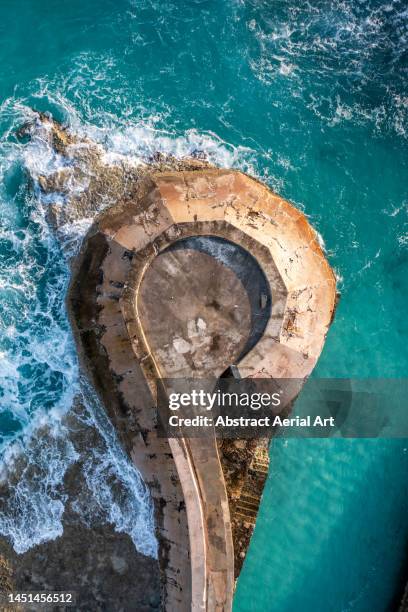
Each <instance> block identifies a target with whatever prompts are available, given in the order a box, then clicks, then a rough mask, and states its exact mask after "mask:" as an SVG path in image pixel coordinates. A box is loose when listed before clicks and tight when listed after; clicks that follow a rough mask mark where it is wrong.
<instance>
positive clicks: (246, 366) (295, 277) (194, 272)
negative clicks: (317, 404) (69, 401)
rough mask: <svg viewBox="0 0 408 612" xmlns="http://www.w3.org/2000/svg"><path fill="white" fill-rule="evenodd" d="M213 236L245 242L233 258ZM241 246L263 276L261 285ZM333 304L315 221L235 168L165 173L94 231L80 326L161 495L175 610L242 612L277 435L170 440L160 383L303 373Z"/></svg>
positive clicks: (158, 512)
mask: <svg viewBox="0 0 408 612" xmlns="http://www.w3.org/2000/svg"><path fill="white" fill-rule="evenodd" d="M199 238H201V246H200V244H197V242H195V241H197V240H198V239H199ZM211 240H216V241H218V243H219V244H221V245H223V244H225V245H228V244H229V245H232V247H231V248H232V251H231V254H230V255H231V256H230V260H229V261H228V257H227V258H225V256H224V255H220V254H219V252H218V251H217V249H215V250H214V251H211V248H212V247H211ZM183 241H184V242H183ZM177 245H179V247H177ZM180 245H183V247H182V248H180ZM203 245H205V248H204V246H203ZM220 248H221V247H220ZM225 248H226V247H225ZM234 248H235V249H238V251H239V253H246V254H248V257H251V258H252V259H253V260H255V262H256V264H257V265H258V267H259V270H260V271H261V272H260V274H253V275H252V274H251V276H253V278H255V279H258V280H256V282H255V281H253V282H255V285H254V287H255V288H253V289H252V290H251V291H250V292H249V293H248V287H247V286H246V283H247V282H249V281H248V279H245V278H244V277H243V276H240V274H239V272H237V268H236V266H235V269H234V265H232V263H231V261H232V260H234V259H236V258H237V257H238V258H239V255H238V254H237V251H234ZM221 250H222V249H221ZM217 253H218V255H217ZM223 257H224V259H223ZM242 268H243V269H245V258H244V259H243V263H242ZM262 279H265V282H266V285H265V284H262V283H263V280H262ZM256 283H258V284H256ZM265 287H266V289H265ZM256 292H259V301H258V298H257V299H256V300H255V299H254V298H253V295H258V294H257V293H256ZM251 295H252V297H251ZM335 302H336V283H335V277H334V275H333V272H332V270H331V269H330V267H329V265H328V263H327V261H326V259H325V257H324V254H323V253H322V250H321V248H320V246H319V242H318V239H317V236H316V233H315V232H314V230H313V229H312V228H311V227H310V225H309V224H308V222H307V220H306V218H305V216H304V215H303V214H302V213H301V212H299V211H298V210H297V209H295V208H294V207H293V206H292V205H290V204H289V203H288V202H286V201H285V200H283V199H282V198H280V197H279V196H277V195H276V194H274V193H272V192H271V191H270V190H269V189H268V188H267V187H266V186H265V185H263V184H261V183H259V182H258V181H256V180H254V179H253V178H250V177H248V176H246V175H244V174H242V173H240V172H237V171H231V170H221V169H216V168H211V167H202V166H200V164H197V167H196V169H189V170H183V169H178V170H177V171H166V170H165V171H162V172H160V171H159V172H158V171H155V169H154V168H152V169H151V171H150V172H147V173H145V175H142V176H140V177H139V178H138V180H137V182H136V183H135V184H133V185H132V190H131V195H130V196H129V197H124V198H123V199H121V200H120V201H118V202H117V203H116V204H114V205H113V206H112V207H110V208H109V209H107V210H106V211H104V212H102V213H101V214H100V215H99V217H98V218H97V219H96V221H95V222H94V224H93V226H92V228H91V230H90V231H89V233H88V235H87V236H86V239H85V241H84V243H83V246H82V249H81V252H80V255H79V256H78V258H77V260H76V262H75V263H74V267H73V278H72V283H71V288H70V292H69V299H68V304H69V308H70V313H71V319H72V325H73V328H74V332H75V335H76V339H77V344H78V349H79V352H80V356H81V361H82V364H83V366H84V368H85V370H86V372H87V373H88V375H89V376H90V378H91V380H92V382H93V384H94V386H95V388H96V390H97V391H98V393H99V396H100V398H101V399H102V401H103V403H104V406H105V407H106V410H107V412H108V413H109V415H110V417H111V419H112V421H113V422H114V424H115V426H116V427H117V429H118V432H119V435H120V437H121V440H122V442H123V444H124V446H125V448H126V450H127V452H128V454H129V456H130V457H131V458H132V460H133V462H134V463H135V465H136V466H137V468H138V469H139V470H140V472H141V473H142V475H143V478H144V481H145V482H146V484H147V486H148V487H149V489H150V491H151V495H152V498H153V500H154V506H155V516H156V525H157V536H158V542H159V563H160V568H161V573H162V604H163V608H164V609H166V610H168V611H171V612H173V611H174V612H175V611H182V610H208V611H218V610H225V611H227V610H231V607H232V597H233V591H234V583H235V579H236V577H237V575H238V572H239V569H240V567H241V565H242V561H243V559H244V557H245V553H246V549H247V546H248V544H249V539H250V536H251V533H252V530H253V526H254V524H255V518H256V513H257V509H258V504H259V500H260V496H261V493H262V487H263V484H264V481H265V478H266V473H267V469H268V455H267V440H260V441H253V440H252V441H227V440H224V441H222V442H217V441H216V439H215V438H214V439H208V438H205V439H202V438H190V439H187V438H181V439H163V438H160V437H159V436H158V434H157V420H156V411H155V409H154V406H155V400H156V398H155V394H156V380H157V379H161V378H165V377H173V378H178V377H185V376H192V377H198V378H199V377H205V376H209V375H212V376H220V375H221V374H222V373H223V372H224V371H225V370H226V368H228V367H229V366H231V365H232V366H234V371H235V373H236V375H239V376H240V377H243V378H244V377H256V378H293V379H301V380H304V379H305V378H306V377H307V376H308V375H309V374H310V372H311V371H312V369H313V367H314V365H315V364H316V361H317V359H318V357H319V355H320V352H321V350H322V348H323V344H324V341H325V337H326V334H327V331H328V328H329V326H330V323H331V320H332V317H333V313H334V309H335ZM256 304H258V306H256ZM259 304H260V306H259ZM254 308H258V311H259V312H258V311H257V316H255V315H254ZM265 313H266V314H265ZM259 321H261V323H259ZM255 322H258V323H256V325H258V327H255ZM298 391H299V388H296V390H295V392H294V395H295V394H296V393H297V392H298Z"/></svg>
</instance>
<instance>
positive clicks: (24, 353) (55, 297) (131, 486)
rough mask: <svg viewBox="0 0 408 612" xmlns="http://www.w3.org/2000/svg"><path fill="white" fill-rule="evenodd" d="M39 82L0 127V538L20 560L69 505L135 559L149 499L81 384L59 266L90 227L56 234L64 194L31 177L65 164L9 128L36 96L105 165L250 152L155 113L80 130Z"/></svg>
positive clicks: (143, 542) (247, 158)
mask: <svg viewBox="0 0 408 612" xmlns="http://www.w3.org/2000/svg"><path fill="white" fill-rule="evenodd" d="M36 86H37V88H38V89H37V90H34V93H32V94H31V96H29V97H28V98H19V99H15V98H10V99H8V100H6V101H5V102H4V103H3V105H2V107H1V108H0V122H1V123H2V124H3V125H5V129H4V132H3V136H2V138H1V140H0V160H1V166H0V172H1V176H0V180H1V183H2V185H3V188H2V193H1V201H0V216H1V222H0V260H1V261H0V263H1V269H0V356H1V361H0V424H1V425H2V430H3V432H4V434H3V437H2V439H1V440H0V445H1V446H0V448H1V451H2V456H1V461H0V487H1V489H2V493H3V494H2V500H3V501H2V502H1V503H0V533H1V534H3V535H4V536H6V537H7V538H8V539H10V541H11V542H12V544H13V546H14V548H15V550H16V551H17V552H18V553H23V552H25V551H27V550H28V549H29V548H31V547H32V546H34V545H37V544H40V543H42V542H45V541H47V540H50V539H54V538H55V537H58V536H60V535H61V534H62V531H63V517H64V512H65V511H66V509H67V507H68V505H69V507H70V509H71V510H72V511H73V512H74V513H76V514H77V515H78V517H80V519H81V520H82V521H83V522H84V523H85V524H88V525H92V524H94V523H95V521H98V520H99V521H102V522H109V523H111V524H113V525H114V526H115V528H116V530H117V531H122V532H125V533H128V534H129V535H130V537H131V538H132V540H133V542H134V544H135V546H136V548H137V550H138V551H140V552H142V553H144V554H147V555H151V556H156V555H157V542H156V539H155V535H154V518H153V508H152V503H151V500H150V498H149V494H148V491H147V489H146V487H145V485H144V483H143V481H142V479H141V476H140V474H139V473H138V471H137V470H136V469H135V468H134V467H133V466H132V465H131V463H130V461H129V460H128V458H127V457H126V455H125V453H124V451H123V450H122V448H121V446H120V444H119V442H118V440H117V438H116V435H115V431H114V428H113V427H112V425H111V424H110V422H109V421H108V419H107V418H106V417H105V415H104V412H103V409H102V408H101V407H100V406H99V403H98V401H97V400H96V398H95V397H94V396H93V394H92V392H91V391H90V390H89V389H88V388H87V386H86V384H84V383H83V382H82V383H81V381H80V374H79V369H78V362H77V357H76V353H75V347H74V343H73V338H72V335H71V331H70V329H69V324H68V321H67V317H66V312H65V304H64V299H65V293H66V290H67V285H68V281H69V263H68V261H69V258H70V257H71V256H72V255H74V254H75V252H76V251H77V249H78V247H79V245H80V243H81V240H82V238H83V236H84V235H85V233H86V231H87V230H88V228H89V226H90V224H91V223H92V219H91V218H89V219H82V220H80V221H75V222H72V223H66V224H65V225H63V226H62V227H60V228H59V229H58V232H57V234H55V232H54V231H53V230H52V229H51V228H50V226H49V224H48V222H47V208H48V206H49V204H50V202H51V201H52V202H55V201H56V199H57V200H59V203H60V204H61V205H64V196H63V195H61V194H53V196H52V198H50V197H49V196H44V194H42V193H41V191H40V189H39V188H38V177H39V176H49V175H51V174H53V173H55V172H56V171H58V170H59V169H61V168H62V167H64V165H65V164H66V161H65V160H64V158H63V157H62V156H60V155H58V153H56V152H55V151H54V150H53V149H52V148H51V147H50V146H49V144H48V142H47V140H46V139H45V138H43V137H42V136H41V134H39V135H34V137H33V138H32V139H31V140H30V142H27V143H21V142H19V141H18V140H17V139H16V137H15V132H16V129H17V128H18V127H20V126H21V125H22V124H24V123H25V122H26V121H28V120H30V119H33V117H34V113H33V110H32V108H31V105H33V106H34V104H33V100H35V99H37V100H38V99H43V97H44V95H46V98H47V104H48V106H50V107H51V108H52V109H53V111H54V114H55V115H56V116H58V117H59V118H60V119H61V118H62V119H63V120H64V121H65V122H66V123H68V124H69V125H70V126H71V129H72V131H73V132H74V133H77V134H78V135H79V136H81V137H86V136H88V137H90V138H92V139H94V140H96V141H97V142H99V143H100V144H101V145H102V146H103V147H104V150H105V154H104V161H105V162H106V163H109V164H115V163H118V162H120V161H121V160H122V159H123V157H124V156H126V159H127V162H128V163H134V164H136V165H137V164H140V163H144V162H146V161H148V160H149V158H151V156H152V155H153V154H155V153H156V152H157V151H160V152H163V153H169V154H172V155H175V156H177V157H184V156H188V155H191V154H192V153H195V154H197V153H198V152H200V154H201V155H205V157H206V158H207V159H209V160H211V161H212V162H213V163H216V164H218V165H222V166H228V167H234V166H235V167H237V166H238V167H241V168H242V167H244V168H245V169H247V170H251V158H252V156H253V155H254V152H253V151H252V150H250V149H248V148H246V147H234V146H232V145H228V144H227V143H225V142H224V141H222V139H220V138H218V137H217V136H216V135H215V134H212V133H210V132H209V133H200V132H198V131H197V130H194V129H193V130H189V131H188V132H187V133H185V134H184V135H177V134H174V133H171V132H168V131H166V130H163V129H159V128H157V127H156V126H155V118H154V117H153V118H151V119H150V120H146V119H143V120H141V121H139V122H133V123H129V122H126V125H120V122H118V123H119V124H118V125H115V126H113V125H112V123H111V121H108V120H106V123H105V125H100V124H99V125H96V124H92V123H91V122H86V121H83V122H80V120H79V118H78V114H77V112H76V111H75V109H74V108H73V107H72V106H71V104H70V103H69V102H68V99H66V98H64V96H63V95H62V94H61V93H60V92H58V90H56V91H55V92H54V94H52V95H51V93H50V89H49V83H47V84H46V86H45V84H44V81H40V82H37V83H36ZM39 106H41V105H39ZM105 119H106V118H105ZM29 183H30V189H28V186H29ZM84 188H86V179H85V182H84V183H82V184H81V183H80V182H78V183H75V184H72V185H71V189H72V191H81V189H84ZM78 404H80V405H81V406H82V408H81V409H80V411H79V412H78V408H76V407H75V406H78ZM75 424H76V425H75ZM79 424H80V425H81V427H86V428H89V429H90V430H92V432H93V433H92V436H93V438H92V439H93V443H92V448H86V445H84V446H80V445H79V446H78V444H77V442H76V438H75V431H76V429H77V425H79ZM73 466H80V472H81V478H82V479H83V490H82V491H81V494H78V495H77V497H76V499H74V500H72V499H70V498H69V492H68V491H67V488H66V478H67V475H69V472H70V470H71V469H72V468H73Z"/></svg>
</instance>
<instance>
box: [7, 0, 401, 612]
mask: <svg viewBox="0 0 408 612" xmlns="http://www.w3.org/2000/svg"><path fill="white" fill-rule="evenodd" d="M407 15H408V7H407V4H406V2H402V1H390V2H380V1H378V0H342V1H340V0H334V1H330V2H329V1H323V0H317V1H315V2H302V3H299V2H295V1H293V0H287V1H282V0H276V1H271V0H263V1H262V0H257V1H255V0H252V1H250V0H247V1H245V0H225V1H223V2H221V1H218V2H216V1H215V0H213V1H210V0H190V1H188V2H187V1H182V0H179V1H177V2H176V1H171V0H168V1H167V2H157V1H154V0H152V1H147V0H140V1H136V0H135V1H124V0H111V1H108V0H99V1H96V0H88V1H87V2H83V1H79V0H71V2H69V3H62V2H57V1H56V0H47V1H43V2H40V1H39V0H37V1H36V0H30V1H29V0H13V1H11V0H2V1H1V2H0V60H1V61H0V96H1V98H0V105H1V106H0V129H1V140H0V172H1V178H2V182H1V185H0V265H1V267H0V354H1V361H0V406H1V411H0V429H1V430H0V434H1V435H2V438H3V449H4V450H3V453H4V456H5V462H4V465H3V468H4V469H5V466H6V465H9V466H10V461H11V459H10V454H11V450H10V440H11V439H15V438H16V437H17V439H19V440H20V442H18V448H19V450H20V451H21V452H23V453H26V455H27V456H28V458H29V460H30V461H34V462H37V467H38V469H40V470H42V472H41V473H46V472H47V469H51V468H49V466H48V467H47V465H48V464H49V460H48V463H47V461H45V460H44V461H43V463H41V460H42V458H43V455H41V454H38V453H36V452H35V450H33V447H32V441H31V442H30V440H32V438H30V437H29V434H28V433H27V432H29V431H32V430H33V428H34V430H35V426H36V423H37V422H38V420H39V419H40V415H43V416H41V418H42V419H45V420H47V419H48V420H49V421H48V422H51V423H52V424H53V426H54V432H55V440H57V441H58V440H59V441H61V440H62V439H63V440H65V445H63V447H62V448H60V446H58V448H59V451H58V452H59V454H58V453H56V454H55V453H53V452H51V453H50V456H53V457H55V456H56V455H57V456H58V466H57V468H58V469H55V470H54V471H53V474H52V478H51V479H50V481H49V482H51V485H50V487H48V488H45V489H43V490H41V492H40V493H41V494H40V495H39V496H38V498H33V495H32V494H33V491H32V490H30V489H29V488H28V489H27V487H28V485H27V483H26V482H24V479H23V480H22V481H21V482H20V484H19V485H18V486H17V488H16V491H15V496H14V498H12V502H11V503H10V504H9V506H7V508H6V509H5V510H4V512H3V514H2V515H1V517H0V528H1V530H2V532H3V533H5V534H7V535H9V536H10V537H11V538H12V539H13V541H14V544H15V545H16V546H17V547H18V548H19V549H20V550H22V549H24V548H26V547H27V546H28V545H29V544H30V543H31V544H32V543H35V542H37V541H41V539H43V538H46V537H52V536H53V535H56V534H57V533H58V529H60V519H61V512H62V509H63V502H64V500H63V496H62V494H61V492H60V487H59V485H60V483H61V479H62V477H63V473H64V470H65V469H66V468H67V466H68V465H69V463H70V462H71V461H74V460H75V454H74V453H73V450H72V448H71V447H70V445H69V441H67V440H66V436H65V435H64V432H63V430H62V429H61V427H62V425H60V424H59V423H60V415H61V413H63V412H64V411H65V410H67V409H68V408H69V405H70V402H71V401H72V397H73V395H74V394H75V392H76V391H77V390H78V371H77V364H76V358H75V352H74V349H73V343H72V339H71V336H70V333H69V327H68V324H67V321H66V317H65V312H64V301H63V298H64V291H65V288H66V283H67V277H68V267H67V264H66V262H65V261H64V259H63V258H62V257H61V252H60V247H59V246H58V244H57V243H56V241H55V239H54V238H53V236H52V234H51V233H50V231H49V229H48V228H47V224H46V222H45V213H46V204H44V202H39V201H38V200H37V199H36V198H35V197H32V196H30V195H29V192H28V191H27V174H26V170H28V171H29V172H30V173H31V174H34V175H36V174H38V173H47V172H48V171H51V169H52V167H54V166H53V164H55V160H52V159H50V157H49V156H48V154H47V152H46V151H45V150H44V149H43V148H41V147H40V146H38V147H35V146H34V147H26V146H24V145H21V144H18V143H17V141H16V139H15V138H14V137H13V133H12V131H13V129H14V128H15V127H16V126H18V125H20V124H21V123H22V122H23V121H24V120H25V119H26V118H27V117H29V115H30V108H32V107H34V108H36V109H39V110H48V111H51V112H52V113H53V114H54V116H55V117H56V118H58V119H61V120H64V121H66V122H68V123H69V124H70V125H71V127H72V128H73V129H74V130H76V131H78V132H79V133H81V134H85V133H87V134H89V135H91V136H92V137H94V138H96V139H98V140H99V141H101V142H102V143H103V144H104V145H105V146H106V147H107V148H108V149H109V150H110V151H112V152H116V153H124V154H128V155H132V156H134V157H136V158H143V157H145V156H146V155H149V153H151V152H153V151H155V150H163V151H170V152H173V153H176V154H180V155H182V154H186V153H188V152H191V151H192V150H193V149H197V148H198V149H203V150H204V151H205V152H206V153H207V155H208V156H209V159H210V160H212V161H213V162H215V163H217V164H219V165H225V166H233V167H237V168H241V169H243V170H245V171H247V172H249V173H252V174H254V175H256V176H258V177H260V178H261V179H263V180H265V181H267V182H268V183H269V184H270V185H271V186H272V187H273V188H274V189H275V190H277V191H278V192H279V193H280V194H281V195H283V196H284V197H286V198H288V199H290V200H292V201H293V202H294V203H295V204H296V205H297V206H299V208H301V209H302V210H304V211H305V213H306V214H307V215H308V216H309V218H310V220H311V222H312V223H313V225H314V226H315V227H316V229H317V230H318V231H319V232H320V234H321V235H322V237H323V239H324V242H325V245H326V249H327V253H328V257H329V259H330V262H331V264H332V266H333V267H334V268H335V269H336V272H337V274H338V275H339V279H340V282H339V285H340V289H341V292H342V298H341V302H340V304H339V307H338V310H337V315H336V319H335V322H334V325H333V327H332V329H331V331H330V333H329V336H328V339H327V343H326V347H325V349H324V352H323V355H322V357H321V360H320V362H319V365H318V368H317V371H316V375H320V376H333V377H341V376H346V377H349V376H360V377H361V376H377V377H387V376H397V377H400V376H406V375H407V369H408V368H407V365H408V343H407V341H406V338H407V331H408V330H407V319H406V304H407V294H408V291H407V289H408V287H407V285H408V274H407V261H408V252H407V247H408V233H407V231H408V229H407V228H408V224H407V209H408V194H407V134H406V125H407V105H408V99H407V95H408V94H407V89H406V85H407V72H406V67H407ZM79 229H80V228H69V227H67V228H66V233H67V237H68V238H69V237H70V236H71V237H72V236H73V234H74V233H75V234H76V235H77V234H78V233H79ZM19 436H20V437H19ZM21 436H23V437H22V438H21ZM56 444H57V442H56ZM112 444H113V446H112V447H111V449H113V450H112V453H113V454H114V452H115V451H114V448H115V447H114V443H112ZM407 447H408V443H406V442H405V441H396V440H392V441H361V440H353V441H345V440H337V441H329V440H323V441H322V440H306V441H297V440H289V441H287V442H283V441H281V440H280V441H279V440H277V441H275V442H274V443H273V445H272V448H271V474H270V477H269V480H268V484H267V489H266V492H265V495H264V500H263V504H262V508H261V515H260V520H259V522H258V524H257V528H256V532H255V537H254V540H253V544H252V546H251V549H250V552H249V555H248V558H247V560H246V563H245V566H244V571H243V573H242V575H241V577H240V579H239V583H238V589H237V594H236V598H235V612H247V611H250V610H267V611H271V612H275V611H279V612H292V611H295V610H296V611H297V610H302V611H304V612H329V611H333V612H340V611H346V610H353V611H354V610H355V611H361V612H366V611H367V612H368V611H370V612H371V611H373V610H374V611H378V612H380V611H383V610H386V609H387V607H388V606H389V604H390V601H391V599H392V597H393V595H394V593H395V589H396V586H397V583H398V572H399V569H400V566H401V563H402V560H403V557H404V553H405V550H406V548H407V547H406V544H407V536H408V518H407V517H408V512H407V509H408V508H407V505H408V495H407V493H408V491H407V487H408V463H407V462H408V451H407ZM14 448H15V447H14ZM112 456H113V455H112ZM40 463H41V465H40ZM51 463H52V462H51ZM113 465H114V459H112V462H111V464H109V465H108V466H107V467H106V471H105V472H104V473H100V472H98V471H97V470H96V471H95V478H100V479H102V480H103V479H104V478H105V481H104V482H105V484H106V474H107V473H109V471H110V470H114V469H116V468H114V467H113ZM122 467H123V466H122ZM102 472H103V471H102ZM4 473H5V474H6V475H7V472H4ZM116 477H117V478H119V475H118V474H117V473H116ZM136 477H137V475H136V474H133V476H131V477H130V476H129V480H128V481H127V484H126V486H127V488H128V492H129V495H130V496H132V495H133V496H134V495H136V494H135V492H134V491H133V490H132V486H133V485H132V483H133V484H135V483H136V484H135V486H136V485H137V478H136ZM132 478H133V479H135V480H134V482H133V480H132ZM132 491H133V492H132ZM136 497H137V495H136ZM13 504H14V506H13ZM16 505H18V511H17V510H16V507H17V506H16ZM130 507H131V508H134V506H130ZM126 512H129V506H126V504H125V505H124V506H123V508H122V509H121V510H120V511H119V510H118V516H119V517H120V520H119V521H118V522H119V523H120V524H121V525H122V528H123V529H125V530H126V529H128V523H127V522H126V520H125V519H126V516H125V515H126ZM39 516H40V517H41V520H39V518H38V517H39ZM123 525H125V526H123ZM44 526H45V527H44ZM134 539H135V541H136V544H137V545H139V546H142V544H141V542H140V538H139V541H137V537H136V536H134Z"/></svg>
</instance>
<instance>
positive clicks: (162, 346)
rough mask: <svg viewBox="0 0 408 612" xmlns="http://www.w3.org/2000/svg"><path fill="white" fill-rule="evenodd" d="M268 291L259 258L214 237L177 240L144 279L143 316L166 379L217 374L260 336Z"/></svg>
mask: <svg viewBox="0 0 408 612" xmlns="http://www.w3.org/2000/svg"><path fill="white" fill-rule="evenodd" d="M271 306H272V298H271V291H270V287H269V284H268V282H267V279H266V277H265V274H264V272H263V271H262V269H261V267H260V265H259V264H258V262H257V261H256V259H255V258H254V257H253V256H252V255H251V254H250V253H249V252H248V251H247V250H245V249H244V248H242V247H241V246H239V245H237V244H235V243H233V242H230V241H228V240H225V239H224V238H220V237H217V236H192V237H188V238H183V239H181V240H179V241H177V242H174V243H173V244H172V245H170V246H169V247H168V248H167V249H165V250H163V251H162V252H161V253H159V254H158V255H157V257H156V258H155V259H154V260H153V261H152V263H151V265H150V266H149V268H148V269H147V270H146V272H145V275H144V277H143V280H142V283H141V286H140V290H139V295H138V310H139V314H140V317H141V320H142V324H143V329H144V332H145V334H146V337H147V340H148V343H149V344H150V347H151V350H152V351H153V353H154V355H155V358H156V360H157V363H158V365H159V368H160V370H161V373H162V375H163V376H164V377H169V378H171V377H173V378H179V377H190V376H192V377H203V378H204V377H208V376H220V375H221V374H222V373H223V372H224V371H225V370H226V369H227V368H228V367H229V366H230V365H231V364H235V363H237V362H238V361H239V360H240V359H241V358H242V357H243V356H244V355H245V354H246V353H248V351H250V350H251V348H252V347H253V346H254V345H255V344H256V343H257V342H258V340H259V339H260V338H261V336H262V334H263V332H264V331H265V327H266V325H267V323H268V320H269V317H270V314H271Z"/></svg>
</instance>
